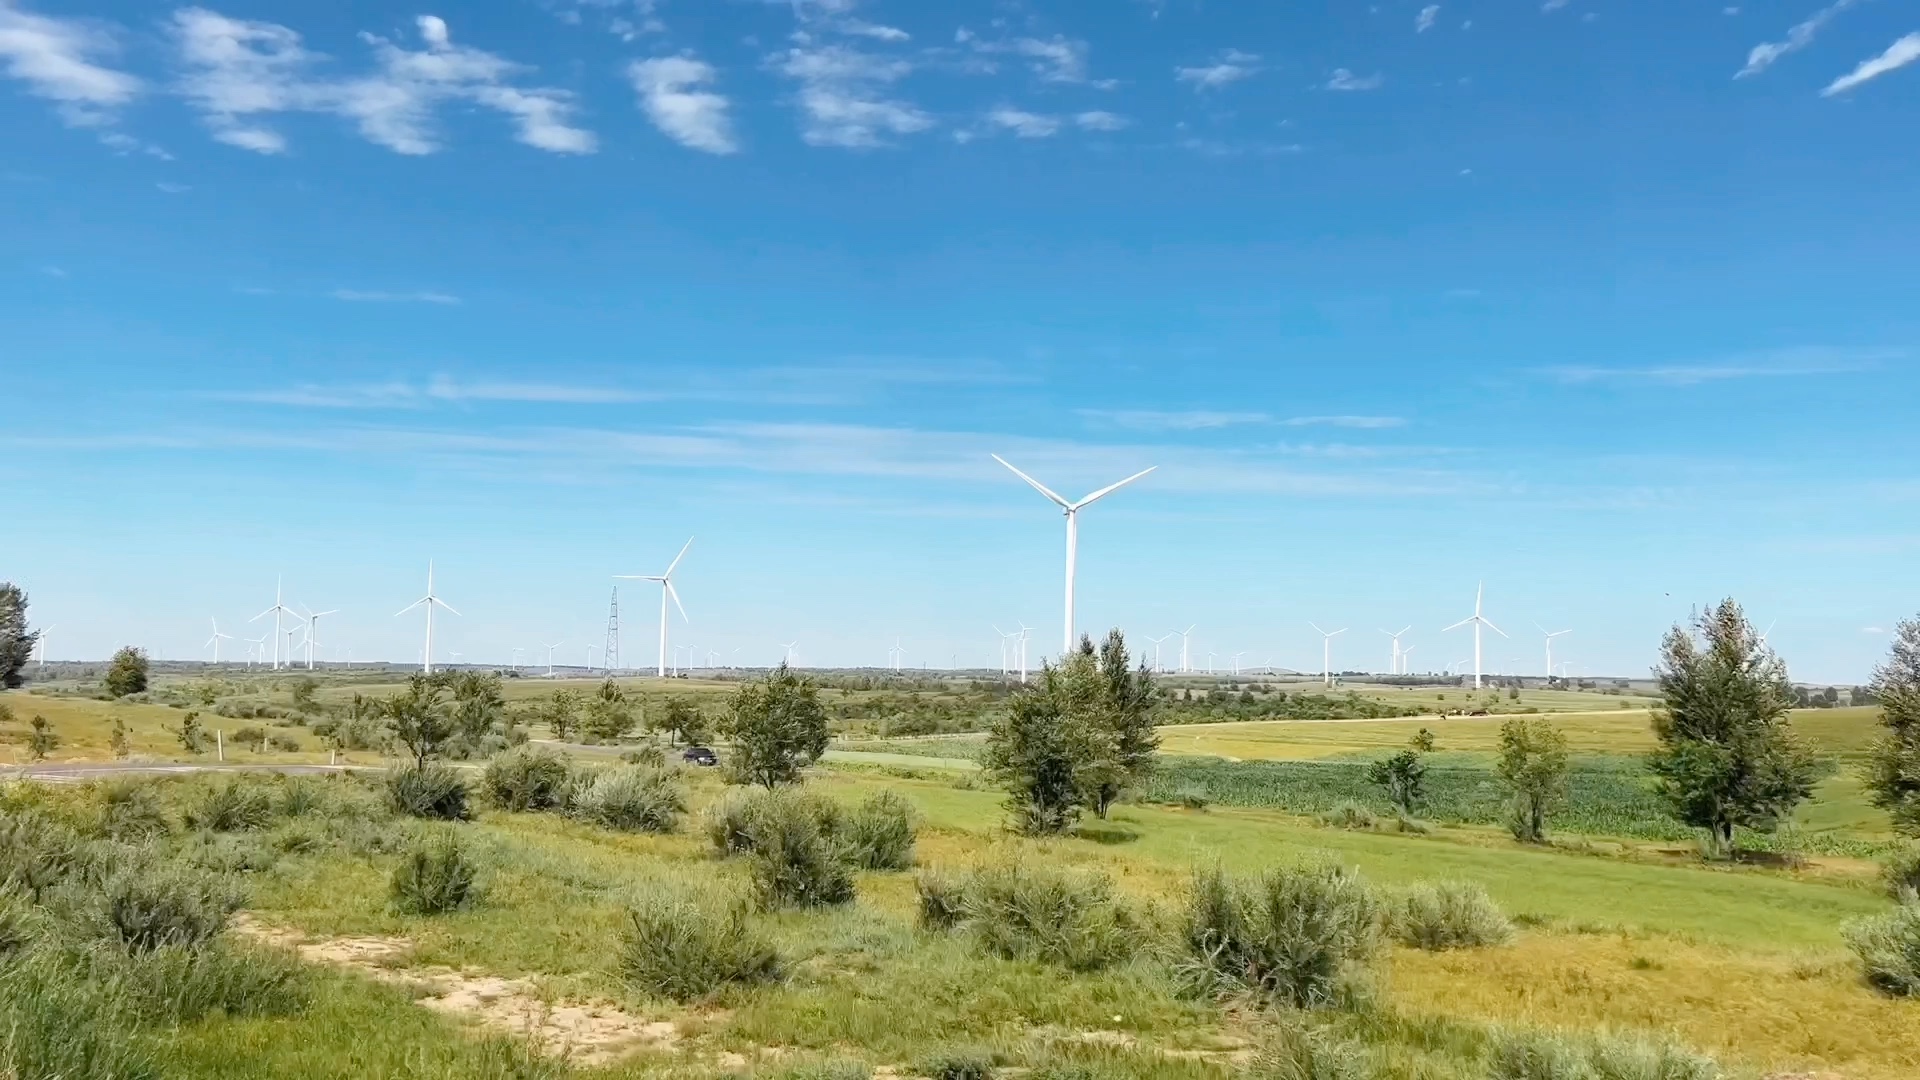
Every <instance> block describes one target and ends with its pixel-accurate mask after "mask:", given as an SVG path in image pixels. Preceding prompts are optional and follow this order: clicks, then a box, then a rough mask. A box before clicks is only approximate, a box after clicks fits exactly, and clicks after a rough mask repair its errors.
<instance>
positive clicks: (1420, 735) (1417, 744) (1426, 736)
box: [1407, 728, 1438, 754]
mask: <svg viewBox="0 0 1920 1080" xmlns="http://www.w3.org/2000/svg"><path fill="white" fill-rule="evenodd" d="M1437 744H1438V740H1437V739H1435V738H1434V734H1433V732H1432V731H1430V730H1428V729H1427V728H1421V729H1420V730H1419V731H1416V732H1414V733H1413V738H1411V739H1408V740H1407V745H1408V746H1411V747H1413V748H1414V749H1415V750H1418V751H1420V752H1421V753H1423V754H1431V753H1433V748H1434V746H1436V745H1437Z"/></svg>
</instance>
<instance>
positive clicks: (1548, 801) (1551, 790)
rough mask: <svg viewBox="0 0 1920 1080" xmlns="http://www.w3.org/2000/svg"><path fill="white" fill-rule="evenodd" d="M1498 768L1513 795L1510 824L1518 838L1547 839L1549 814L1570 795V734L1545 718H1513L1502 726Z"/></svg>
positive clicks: (1540, 841) (1537, 841) (1502, 781)
mask: <svg viewBox="0 0 1920 1080" xmlns="http://www.w3.org/2000/svg"><path fill="white" fill-rule="evenodd" d="M1495 771H1496V772H1497V773H1498V775H1499V777H1500V782H1501V783H1502V784H1504V785H1506V788H1507V791H1508V793H1510V794H1511V795H1512V796H1513V817H1512V818H1511V819H1510V820H1509V821H1508V827H1509V828H1511V829H1512V830H1513V836H1514V839H1516V840H1521V841H1525V842H1527V843H1531V844H1538V843H1542V842H1544V841H1545V840H1546V838H1547V815H1548V814H1550V813H1552V812H1553V811H1554V809H1555V808H1557V807H1558V806H1559V805H1560V804H1561V803H1562V802H1564V801H1565V800H1566V796H1567V737H1566V735H1565V734H1564V733H1563V732H1561V731H1560V729H1559V728H1556V727H1554V726H1553V725H1552V724H1551V723H1549V722H1547V721H1545V720H1520V719H1515V720H1509V721H1507V722H1506V723H1504V724H1501V725H1500V761H1499V764H1498V765H1497V766H1496V768H1495Z"/></svg>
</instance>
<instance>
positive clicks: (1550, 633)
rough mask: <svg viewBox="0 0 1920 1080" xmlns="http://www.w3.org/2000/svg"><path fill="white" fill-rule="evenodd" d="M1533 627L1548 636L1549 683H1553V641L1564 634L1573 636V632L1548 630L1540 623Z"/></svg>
mask: <svg viewBox="0 0 1920 1080" xmlns="http://www.w3.org/2000/svg"><path fill="white" fill-rule="evenodd" d="M1533 627H1534V629H1536V630H1538V631H1540V632H1541V633H1543V634H1545V635H1547V681H1548V682H1552V681H1553V639H1554V638H1557V637H1560V636H1561V635H1563V634H1571V633H1573V631H1571V630H1548V629H1547V628H1546V627H1544V626H1541V625H1540V624H1539V623H1534V624H1533Z"/></svg>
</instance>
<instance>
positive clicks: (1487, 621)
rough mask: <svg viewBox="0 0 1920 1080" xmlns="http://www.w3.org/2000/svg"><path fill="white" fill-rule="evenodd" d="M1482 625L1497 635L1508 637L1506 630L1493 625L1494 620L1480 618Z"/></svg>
mask: <svg viewBox="0 0 1920 1080" xmlns="http://www.w3.org/2000/svg"><path fill="white" fill-rule="evenodd" d="M1475 617H1476V618H1480V617H1479V616H1475ZM1480 623H1481V625H1483V626H1485V627H1486V628H1487V629H1489V630H1491V631H1493V632H1494V633H1496V634H1499V635H1500V636H1501V637H1506V636H1507V632H1506V631H1505V630H1502V629H1500V628H1499V627H1497V626H1495V625H1493V620H1492V619H1487V618H1480Z"/></svg>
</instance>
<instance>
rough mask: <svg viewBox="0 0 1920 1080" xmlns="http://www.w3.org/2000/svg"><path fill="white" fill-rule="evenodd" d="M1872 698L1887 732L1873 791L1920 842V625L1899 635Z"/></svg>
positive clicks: (1876, 757) (1871, 764) (1871, 769)
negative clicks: (1876, 702) (1877, 706)
mask: <svg viewBox="0 0 1920 1080" xmlns="http://www.w3.org/2000/svg"><path fill="white" fill-rule="evenodd" d="M1866 696H1870V697H1871V698H1873V699H1874V700H1876V701H1878V702H1879V703H1880V725H1881V727H1883V728H1885V729H1886V730H1885V732H1884V733H1883V734H1882V735H1881V736H1880V738H1879V739H1877V740H1875V742H1874V744H1873V749H1872V751H1871V752H1870V754H1869V756H1868V759H1867V790H1868V792H1869V793H1870V795H1871V797H1872V799H1873V804H1874V805H1875V806H1878V807H1879V808H1881V809H1882V810H1885V811H1886V812H1887V814H1888V816H1890V817H1892V818H1893V826H1894V828H1896V829H1898V830H1899V831H1901V832H1903V833H1905V834H1907V835H1909V836H1920V619H1907V620H1905V621H1903V622H1901V624H1900V626H1899V628H1898V629H1896V630H1895V631H1894V637H1893V649H1892V651H1891V652H1889V653H1888V655H1887V661H1886V663H1884V664H1881V665H1880V666H1879V667H1877V668H1875V669H1874V671H1873V682H1872V684H1871V686H1870V687H1869V688H1868V695H1866Z"/></svg>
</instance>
